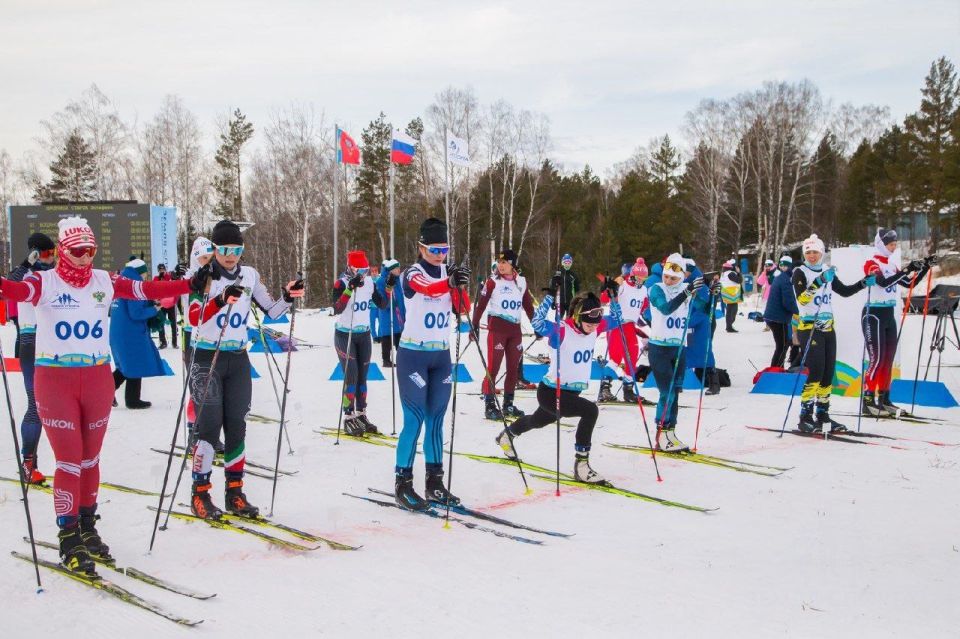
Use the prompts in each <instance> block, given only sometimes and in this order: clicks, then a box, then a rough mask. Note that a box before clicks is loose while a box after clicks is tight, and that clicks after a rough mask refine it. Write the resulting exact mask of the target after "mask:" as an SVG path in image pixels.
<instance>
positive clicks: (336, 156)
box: [333, 123, 340, 279]
mask: <svg viewBox="0 0 960 639" xmlns="http://www.w3.org/2000/svg"><path fill="white" fill-rule="evenodd" d="M339 170H340V127H339V126H337V124H336V123H334V124H333V278H334V279H336V278H337V276H338V275H340V273H339V272H338V271H337V251H338V250H339V249H338V248H337V247H338V245H337V231H338V228H337V224H338V216H339V211H338V210H337V173H338V172H339Z"/></svg>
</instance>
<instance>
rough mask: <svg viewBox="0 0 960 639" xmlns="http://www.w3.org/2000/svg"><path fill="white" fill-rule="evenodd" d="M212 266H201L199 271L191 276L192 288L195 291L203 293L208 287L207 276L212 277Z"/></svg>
mask: <svg viewBox="0 0 960 639" xmlns="http://www.w3.org/2000/svg"><path fill="white" fill-rule="evenodd" d="M211 270H212V269H211V268H210V265H209V264H206V265H204V266H201V267H200V268H198V269H197V272H196V273H194V274H193V277H191V278H190V290H192V291H193V292H194V293H198V294H200V295H203V293H204V291H205V290H206V288H207V278H209V277H211Z"/></svg>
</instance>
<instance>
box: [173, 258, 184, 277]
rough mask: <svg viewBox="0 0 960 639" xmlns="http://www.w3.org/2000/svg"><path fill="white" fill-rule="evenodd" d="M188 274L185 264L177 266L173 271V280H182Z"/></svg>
mask: <svg viewBox="0 0 960 639" xmlns="http://www.w3.org/2000/svg"><path fill="white" fill-rule="evenodd" d="M186 274H187V265H186V264H184V263H183V262H180V263H179V264H177V266H176V268H174V269H173V276H172V277H173V279H175V280H182V279H183V276H184V275H186Z"/></svg>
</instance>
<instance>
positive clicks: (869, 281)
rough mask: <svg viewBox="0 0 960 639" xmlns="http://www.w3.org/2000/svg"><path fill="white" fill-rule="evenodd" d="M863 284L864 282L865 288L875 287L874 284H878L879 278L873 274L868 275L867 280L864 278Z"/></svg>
mask: <svg viewBox="0 0 960 639" xmlns="http://www.w3.org/2000/svg"><path fill="white" fill-rule="evenodd" d="M862 282H863V286H864V288H866V287H868V286H873V285H874V284H876V283H877V276H876V275H873V274H870V275H867V276H866V277H865V278H863V280H862Z"/></svg>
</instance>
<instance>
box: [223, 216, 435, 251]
mask: <svg viewBox="0 0 960 639" xmlns="http://www.w3.org/2000/svg"><path fill="white" fill-rule="evenodd" d="M418 241H419V242H420V243H421V244H427V245H430V244H446V243H447V241H448V240H447V225H446V224H444V223H443V220H438V219H437V218H435V217H428V218H427V219H425V220H424V221H423V224H421V225H420V237H419V238H418ZM214 243H216V242H214Z"/></svg>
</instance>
